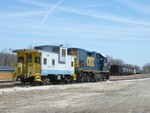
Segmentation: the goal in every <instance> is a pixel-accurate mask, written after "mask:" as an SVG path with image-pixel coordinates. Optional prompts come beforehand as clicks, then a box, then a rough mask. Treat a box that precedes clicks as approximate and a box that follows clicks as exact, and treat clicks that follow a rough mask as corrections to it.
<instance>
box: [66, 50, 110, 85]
mask: <svg viewBox="0 0 150 113" xmlns="http://www.w3.org/2000/svg"><path fill="white" fill-rule="evenodd" d="M68 54H70V55H74V56H76V57H75V74H76V77H77V82H88V81H99V80H104V79H109V68H108V66H106V64H107V58H106V57H105V56H104V55H102V54H100V53H96V52H91V51H87V50H84V49H80V48H69V49H68Z"/></svg>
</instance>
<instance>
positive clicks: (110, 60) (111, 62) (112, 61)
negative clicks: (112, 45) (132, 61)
mask: <svg viewBox="0 0 150 113" xmlns="http://www.w3.org/2000/svg"><path fill="white" fill-rule="evenodd" d="M106 57H107V59H108V65H124V61H122V60H121V59H114V58H113V57H110V56H108V55H107V56H106Z"/></svg>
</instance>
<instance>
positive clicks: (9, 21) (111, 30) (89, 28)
mask: <svg viewBox="0 0 150 113" xmlns="http://www.w3.org/2000/svg"><path fill="white" fill-rule="evenodd" d="M149 43H150V0H144V1H143V0H1V3H0V50H2V49H4V48H12V49H20V48H27V47H29V46H30V45H32V46H36V45H45V44H50V45H51V44H57V45H59V44H64V45H67V46H68V47H79V48H83V49H86V50H90V51H96V52H100V53H103V54H105V55H109V56H112V57H114V58H116V59H117V58H118V59H122V60H123V61H124V62H125V63H129V64H134V65H139V66H143V65H144V64H145V63H148V62H150V52H149V50H150V46H149V45H150V44H149Z"/></svg>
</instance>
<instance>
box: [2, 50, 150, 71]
mask: <svg viewBox="0 0 150 113" xmlns="http://www.w3.org/2000/svg"><path fill="white" fill-rule="evenodd" d="M28 48H29V47H28ZM30 48H31V47H30ZM106 57H107V59H108V65H124V66H127V67H130V68H135V69H136V70H137V71H141V70H142V71H143V73H146V74H148V73H150V63H146V64H145V65H144V66H143V67H142V69H141V68H140V67H139V66H138V65H133V64H127V63H125V62H124V61H123V60H121V59H115V58H113V57H111V56H108V55H107V56H106ZM16 64H17V55H16V54H13V53H12V49H7V48H5V49H3V50H2V51H0V66H10V67H13V68H14V67H15V66H16Z"/></svg>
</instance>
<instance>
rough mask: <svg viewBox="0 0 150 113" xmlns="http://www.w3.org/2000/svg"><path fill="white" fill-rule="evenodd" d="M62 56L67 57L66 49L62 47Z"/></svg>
mask: <svg viewBox="0 0 150 113" xmlns="http://www.w3.org/2000/svg"><path fill="white" fill-rule="evenodd" d="M62 57H66V49H62Z"/></svg>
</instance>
